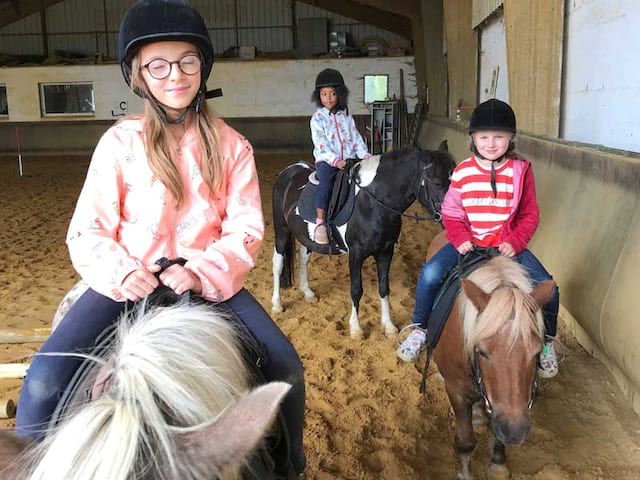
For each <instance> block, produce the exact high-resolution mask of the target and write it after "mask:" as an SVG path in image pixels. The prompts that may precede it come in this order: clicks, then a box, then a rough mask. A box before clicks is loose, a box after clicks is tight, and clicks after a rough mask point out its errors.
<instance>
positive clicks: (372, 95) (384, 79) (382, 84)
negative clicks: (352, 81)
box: [364, 75, 389, 103]
mask: <svg viewBox="0 0 640 480" xmlns="http://www.w3.org/2000/svg"><path fill="white" fill-rule="evenodd" d="M388 98H389V75H365V76H364V103H373V102H383V101H385V100H387V99H388Z"/></svg>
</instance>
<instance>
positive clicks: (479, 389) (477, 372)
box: [471, 348, 538, 416]
mask: <svg viewBox="0 0 640 480" xmlns="http://www.w3.org/2000/svg"><path fill="white" fill-rule="evenodd" d="M478 355H479V352H478V349H477V348H475V349H474V350H473V363H472V365H471V369H472V374H473V379H474V384H475V387H476V393H477V394H478V396H479V397H481V398H482V400H483V401H484V410H485V412H487V415H488V416H491V414H492V413H493V407H492V406H491V401H490V400H489V396H488V395H487V389H486V388H485V385H484V380H483V379H482V369H481V368H480V361H479V360H478ZM537 393H538V380H537V379H536V378H535V377H534V379H533V383H532V384H531V397H530V398H529V404H528V405H527V407H528V408H529V410H531V407H533V403H534V402H535V401H536V394H537Z"/></svg>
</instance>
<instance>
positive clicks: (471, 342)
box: [460, 256, 544, 356]
mask: <svg viewBox="0 0 640 480" xmlns="http://www.w3.org/2000/svg"><path fill="white" fill-rule="evenodd" d="M469 280H471V281H473V283H475V284H476V285H477V286H478V287H479V288H481V289H482V290H483V291H484V292H485V293H488V294H490V295H491V300H490V301H489V304H488V305H487V306H486V308H485V309H484V310H483V311H482V313H480V314H478V310H477V309H476V307H475V306H474V305H473V303H472V302H471V300H469V298H467V296H466V295H465V294H464V291H461V293H460V298H461V302H462V303H461V306H462V308H461V311H462V332H463V338H464V351H465V353H466V354H467V355H469V356H472V355H473V351H474V347H475V346H476V345H478V343H480V342H481V341H483V340H485V339H487V338H489V337H491V336H493V335H495V334H496V333H497V332H498V331H499V330H500V329H502V328H503V326H504V325H505V323H506V322H508V327H509V331H508V336H507V338H508V348H509V349H511V348H513V347H514V345H515V344H516V342H517V341H518V340H523V339H526V338H529V337H530V336H531V334H532V333H533V334H535V335H538V336H539V337H542V335H543V333H544V323H543V321H542V314H541V313H540V309H539V308H538V306H537V305H536V304H535V302H534V301H533V299H532V298H531V297H530V296H529V294H530V293H531V291H532V290H533V287H532V285H531V281H530V280H529V277H528V275H527V273H526V271H525V269H524V268H523V267H522V266H521V265H520V264H519V263H518V262H516V261H514V260H511V259H509V258H507V257H503V256H499V257H495V258H493V259H491V260H489V261H488V262H487V263H486V264H485V265H483V266H482V267H480V268H478V269H477V270H475V271H474V272H473V273H471V274H470V275H469ZM534 312H535V313H534Z"/></svg>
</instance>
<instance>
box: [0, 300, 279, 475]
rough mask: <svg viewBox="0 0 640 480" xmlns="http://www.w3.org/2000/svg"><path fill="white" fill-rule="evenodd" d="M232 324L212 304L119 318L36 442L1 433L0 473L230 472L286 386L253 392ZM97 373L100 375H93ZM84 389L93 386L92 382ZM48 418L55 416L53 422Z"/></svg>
mask: <svg viewBox="0 0 640 480" xmlns="http://www.w3.org/2000/svg"><path fill="white" fill-rule="evenodd" d="M239 335H240V333H239V331H238V330H237V329H236V328H235V327H234V326H232V324H231V323H230V322H229V321H228V319H226V318H224V316H223V315H221V314H220V313H219V311H216V310H213V309H212V308H211V307H210V306H205V305H197V304H186V303H182V304H177V305H175V306H171V307H155V308H148V309H145V308H144V306H141V307H139V308H137V309H136V310H135V311H134V312H131V313H129V314H128V315H127V316H125V317H123V318H122V319H121V320H120V321H119V322H118V326H117V328H116V332H115V342H114V343H113V345H114V346H113V350H111V352H112V353H113V354H112V355H110V356H109V358H110V359H111V360H109V361H105V360H104V358H101V357H89V356H86V357H87V358H92V359H93V360H95V368H93V369H90V370H89V371H87V372H86V377H84V378H83V379H82V380H81V381H80V382H79V385H80V386H83V387H86V386H87V385H93V387H94V388H93V391H94V393H95V391H96V390H95V385H97V383H101V387H100V389H99V395H98V396H97V398H90V397H87V392H86V391H82V390H85V389H84V388H81V389H79V391H78V392H77V396H76V399H78V398H79V399H83V400H82V401H70V402H69V405H70V407H69V409H68V410H67V411H66V412H65V414H64V416H63V417H62V418H61V419H60V422H59V424H58V425H57V426H56V427H54V428H52V429H51V430H50V431H49V432H48V433H47V435H46V437H45V440H44V441H43V442H41V443H40V444H37V445H36V444H29V443H27V442H26V441H23V440H21V439H19V438H18V437H16V436H15V434H13V433H12V432H9V431H0V472H1V473H0V475H1V476H2V478H11V479H15V480H22V479H25V480H26V479H30V480H45V479H46V480H133V479H149V480H152V479H167V480H169V479H171V480H178V479H180V480H184V479H193V480H196V479H198V480H200V479H201V480H205V479H206V480H209V479H214V478H218V479H236V478H239V475H240V473H239V472H240V467H241V466H242V464H243V463H245V460H246V459H247V457H248V456H249V455H250V454H251V453H252V452H253V451H254V450H255V449H256V446H257V444H258V443H259V442H260V441H261V439H262V438H263V436H264V434H265V432H266V430H267V429H268V428H269V426H270V424H271V422H272V421H273V419H274V417H275V415H276V414H277V411H278V408H279V403H280V401H281V400H282V398H283V396H284V395H285V394H286V393H287V391H288V390H289V388H290V386H289V385H288V384H285V383H272V384H268V385H266V386H263V387H259V388H257V389H254V390H250V384H251V380H252V379H251V376H250V373H249V371H248V370H247V366H246V362H245V359H244V357H243V353H242V352H243V350H241V341H242V339H241V338H240V337H239ZM96 379H98V380H97V381H96ZM90 390H91V389H90ZM52 423H53V422H52Z"/></svg>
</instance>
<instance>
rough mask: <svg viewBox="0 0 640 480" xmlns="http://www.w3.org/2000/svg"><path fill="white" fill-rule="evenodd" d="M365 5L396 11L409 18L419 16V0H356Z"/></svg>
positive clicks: (386, 10)
mask: <svg viewBox="0 0 640 480" xmlns="http://www.w3.org/2000/svg"><path fill="white" fill-rule="evenodd" d="M354 1H355V2H356V3H359V4H361V5H364V6H368V7H373V8H377V9H379V10H384V11H385V12H391V13H395V14H397V15H401V16H403V17H407V18H414V17H417V16H418V14H419V7H418V2H417V0H354Z"/></svg>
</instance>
